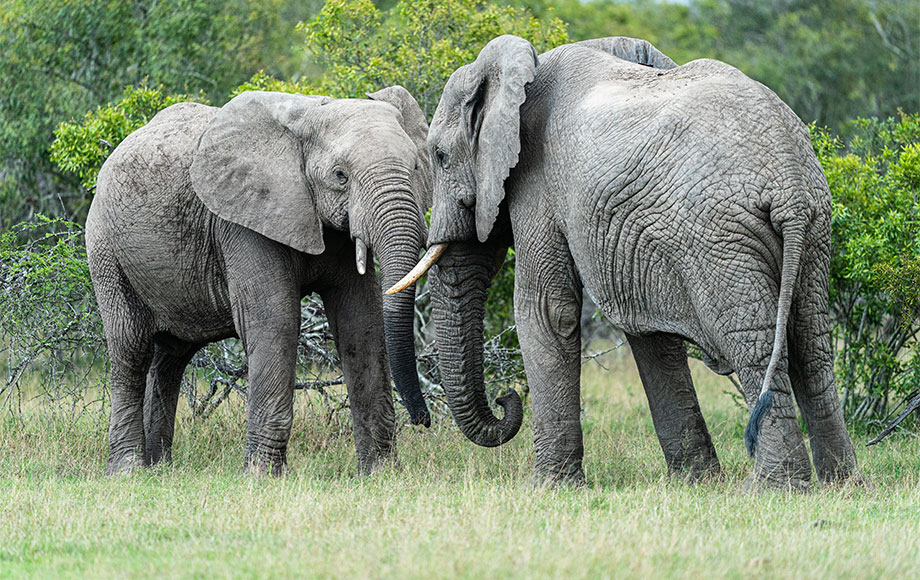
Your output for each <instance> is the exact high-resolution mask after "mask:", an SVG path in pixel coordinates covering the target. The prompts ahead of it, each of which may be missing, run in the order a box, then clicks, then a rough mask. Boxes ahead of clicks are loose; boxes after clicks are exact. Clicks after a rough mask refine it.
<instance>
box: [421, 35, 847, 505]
mask: <svg viewBox="0 0 920 580" xmlns="http://www.w3.org/2000/svg"><path fill="white" fill-rule="evenodd" d="M615 55H619V56H622V57H625V58H627V59H628V60H623V59H622V58H618V57H617V56H615ZM629 61H632V62H629ZM637 63H639V64H637ZM641 65H645V66H641ZM428 145H429V151H430V153H431V155H432V156H433V165H434V167H435V182H434V183H435V185H434V200H433V208H432V216H431V226H430V231H429V236H428V243H429V255H428V256H427V257H426V259H425V260H424V262H425V264H430V263H432V262H433V261H435V258H436V256H437V254H438V253H440V252H443V255H442V256H441V257H440V261H439V262H438V265H437V267H436V268H435V269H434V270H432V277H431V278H432V282H431V284H432V286H431V287H432V291H431V296H432V303H433V305H434V317H435V321H436V323H437V328H438V345H439V348H440V353H441V354H440V364H441V373H442V376H443V377H444V387H445V392H446V393H447V398H448V401H449V404H450V408H451V410H452V412H453V415H454V417H455V418H456V420H457V422H458V423H459V425H460V428H461V429H462V431H463V433H465V434H466V436H467V437H468V438H470V439H471V440H472V441H474V442H476V443H477V444H479V445H486V446H494V445H500V444H502V443H504V442H506V441H508V440H509V439H510V438H511V437H513V436H514V434H515V433H516V432H517V430H518V428H519V426H520V424H521V417H522V409H521V402H520V398H519V397H518V396H517V395H516V394H515V393H511V394H510V395H509V396H507V397H504V398H502V399H500V401H499V402H500V403H501V405H502V406H503V407H504V412H505V415H504V417H503V418H502V419H497V418H496V417H495V416H494V415H493V414H492V412H491V411H490V409H489V406H488V404H487V401H486V399H485V396H484V390H483V378H482V316H483V300H484V299H485V295H486V290H487V288H488V286H489V280H490V277H491V275H492V274H493V272H494V271H495V268H496V267H497V266H496V263H497V262H496V259H495V257H496V256H501V255H503V252H504V251H505V249H506V247H507V246H509V245H510V244H513V245H514V247H515V250H516V272H515V289H514V310H515V317H516V322H517V328H518V335H519V337H520V342H521V349H522V351H523V357H524V366H525V370H526V373H527V379H528V383H529V386H530V393H531V398H532V403H533V416H534V443H535V447H536V467H535V475H536V476H537V477H538V478H540V479H545V480H550V481H569V482H576V483H578V482H582V481H583V480H584V472H583V470H582V456H583V445H582V430H581V423H580V415H579V414H580V410H581V407H580V385H579V380H580V356H579V354H580V346H581V339H580V327H579V314H580V311H581V296H582V287H584V289H585V290H586V291H587V292H588V293H589V294H590V296H591V297H592V298H593V299H594V301H595V302H596V303H597V305H598V306H599V307H600V309H601V310H602V311H603V313H604V314H605V315H606V317H607V318H608V319H609V320H610V321H611V322H612V323H613V324H614V325H616V326H618V327H619V328H621V329H623V330H624V331H625V332H626V333H627V336H628V340H629V343H630V346H631V348H632V351H633V354H634V356H635V359H636V363H637V366H638V368H639V372H640V376H641V379H642V383H643V386H644V388H645V391H646V394H647V397H648V400H649V404H650V407H651V412H652V418H653V421H654V424H655V428H656V431H657V434H658V437H659V441H660V443H661V447H662V449H663V451H664V455H665V459H666V461H667V464H668V467H669V469H670V470H672V471H686V470H689V471H690V472H691V473H692V474H693V475H700V474H706V473H713V472H717V471H718V470H719V462H718V459H717V456H716V452H715V449H714V448H713V445H712V442H711V440H710V436H709V433H708V431H707V429H706V424H705V421H704V420H703V417H702V415H701V413H700V408H699V404H698V402H697V399H696V394H695V391H694V388H693V384H692V382H691V379H690V372H689V368H688V364H687V354H686V349H685V346H684V340H689V341H691V342H693V343H695V344H696V345H699V347H700V348H701V349H702V350H703V352H704V353H705V355H706V357H705V358H706V360H707V362H708V363H709V364H710V366H711V367H712V368H714V369H715V370H716V371H718V372H721V373H729V372H732V371H734V372H736V373H737V374H738V376H739V378H740V380H741V383H742V385H743V388H744V391H745V395H746V399H747V403H748V405H749V406H750V408H751V409H754V410H756V411H757V412H756V413H754V414H753V415H752V418H753V421H752V422H751V425H750V429H749V433H748V434H749V437H748V443H749V451H751V453H752V454H753V455H754V457H755V463H754V472H753V474H752V477H751V478H749V480H748V483H752V484H757V483H765V484H770V485H780V486H789V485H791V486H793V487H801V486H803V485H805V484H807V482H808V481H809V479H810V477H811V464H810V462H809V457H808V453H807V450H806V448H805V444H804V441H803V438H802V434H801V431H800V429H799V426H798V424H797V422H796V419H795V409H794V403H793V397H792V394H793V393H794V394H795V400H796V401H797V402H798V405H799V408H800V409H801V412H802V414H803V415H804V418H805V422H806V424H807V426H808V431H809V434H810V436H811V446H812V452H813V455H814V463H815V467H816V469H817V473H818V476H819V477H820V479H822V480H824V481H832V480H842V479H846V478H848V477H850V476H852V475H854V474H855V473H856V459H855V455H854V453H853V449H852V444H851V442H850V439H849V436H848V435H847V432H846V430H845V426H844V421H843V415H842V412H841V408H840V404H839V400H838V396H837V392H836V389H835V386H834V374H833V368H832V363H833V351H832V349H831V341H830V335H829V319H828V302H827V300H828V295H827V291H828V263H829V243H830V236H829V233H830V195H829V192H828V188H827V184H826V182H825V179H824V175H823V173H822V171H821V167H820V166H819V164H818V162H817V160H816V158H815V155H814V153H813V151H812V147H811V144H810V141H809V135H808V131H807V130H806V128H805V126H804V125H803V124H802V122H801V121H800V120H799V119H798V118H797V117H796V115H795V114H794V113H793V112H792V111H791V110H790V109H789V108H788V107H787V106H786V105H785V104H784V103H783V102H782V101H781V100H780V99H779V98H778V97H777V96H776V95H775V94H773V93H772V92H771V91H770V90H769V89H767V88H766V87H764V86H763V85H761V84H759V83H757V82H754V81H752V80H751V79H749V78H747V77H746V76H745V75H743V74H742V73H741V72H739V71H738V70H736V69H734V68H732V67H731V66H728V65H726V64H724V63H721V62H717V61H713V60H706V59H704V60H697V61H693V62H691V63H688V64H686V65H683V66H679V67H678V66H676V65H674V64H673V62H671V61H670V59H668V58H667V57H665V56H664V55H662V54H661V53H660V52H658V51H657V50H655V49H654V47H652V46H651V45H649V44H648V43H647V42H644V41H635V40H631V39H599V40H594V41H588V42H586V43H580V44H573V45H566V46H562V47H559V48H556V49H554V50H551V51H549V52H547V53H545V54H543V55H542V56H540V57H539V58H538V56H537V54H536V52H535V51H534V49H533V47H532V46H531V45H530V43H528V42H527V41H525V40H522V39H520V38H517V37H513V36H503V37H499V38H496V39H494V40H493V41H491V42H490V43H489V44H488V45H487V46H486V47H485V48H484V49H483V50H482V52H481V53H480V54H479V56H478V57H477V59H476V60H475V61H474V62H473V63H470V64H468V65H465V66H463V67H461V68H460V69H458V70H457V71H455V72H454V73H453V74H452V75H451V77H450V80H449V81H448V83H447V85H446V86H445V88H444V93H443V95H442V97H441V101H440V104H439V105H438V108H437V111H436V112H435V115H434V118H433V120H432V123H431V130H430V132H429V135H428ZM445 248H446V250H445ZM423 268H424V265H423V267H422V269H423ZM771 398H772V399H773V401H772V406H770V403H771V401H770V399H771ZM761 422H762V430H761V431H759V439H758V438H757V435H758V426H759V425H760V424H761Z"/></svg>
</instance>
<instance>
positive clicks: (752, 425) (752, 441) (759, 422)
mask: <svg viewBox="0 0 920 580" xmlns="http://www.w3.org/2000/svg"><path fill="white" fill-rule="evenodd" d="M772 408H773V391H771V390H770V389H767V390H765V391H764V392H763V393H761V394H760V397H759V398H758V399H757V404H756V405H754V410H753V411H752V412H751V419H750V420H749V421H748V424H747V428H746V429H745V430H744V444H745V446H747V450H748V455H750V456H751V457H754V453H755V452H756V451H757V440H758V439H759V438H760V428H761V427H763V420H764V419H766V417H767V413H769V412H770V409H772Z"/></svg>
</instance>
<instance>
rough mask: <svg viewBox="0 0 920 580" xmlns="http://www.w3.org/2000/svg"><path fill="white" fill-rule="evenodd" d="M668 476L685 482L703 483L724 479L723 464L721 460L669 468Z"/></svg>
mask: <svg viewBox="0 0 920 580" xmlns="http://www.w3.org/2000/svg"><path fill="white" fill-rule="evenodd" d="M668 477H670V478H671V479H672V480H674V481H682V482H684V483H690V484H695V483H703V482H706V481H717V480H720V479H722V477H723V473H722V466H721V465H719V462H718V461H716V462H715V463H709V464H704V465H682V466H679V467H677V468H671V467H669V468H668Z"/></svg>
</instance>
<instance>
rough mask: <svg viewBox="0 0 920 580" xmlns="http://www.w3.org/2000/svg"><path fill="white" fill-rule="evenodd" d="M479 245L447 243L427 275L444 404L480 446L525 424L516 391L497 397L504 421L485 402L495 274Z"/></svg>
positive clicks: (503, 439)
mask: <svg viewBox="0 0 920 580" xmlns="http://www.w3.org/2000/svg"><path fill="white" fill-rule="evenodd" d="M486 250H488V248H483V247H482V246H481V245H473V244H466V243H460V242H455V243H452V244H450V246H449V247H448V249H447V250H446V252H445V253H444V255H443V256H442V257H441V259H440V260H439V261H438V264H437V265H436V266H434V267H433V268H432V270H431V275H430V277H429V280H430V284H431V304H432V314H433V316H434V321H435V324H436V326H437V338H438V356H439V363H440V366H441V381H442V383H443V385H444V393H445V395H446V396H447V404H448V407H450V411H451V413H452V414H453V416H454V420H456V421H457V425H458V426H459V427H460V430H461V431H462V432H463V434H464V435H466V437H467V438H468V439H469V440H470V441H472V442H473V443H476V444H477V445H482V446H483V447H497V446H499V445H502V444H504V443H507V442H508V441H510V440H511V439H512V438H513V437H514V436H515V435H516V434H517V432H518V429H520V428H521V422H522V421H523V419H524V411H523V406H522V404H521V398H520V397H519V396H518V394H517V393H516V392H515V391H511V392H510V393H509V394H507V395H505V396H503V397H499V398H498V399H497V401H496V402H497V403H498V404H499V405H501V406H502V407H503V408H504V411H505V416H504V417H503V418H502V419H498V418H496V417H495V416H494V415H493V414H492V410H491V409H490V408H489V404H488V402H487V401H486V394H485V381H484V376H483V318H484V316H485V300H486V294H487V292H488V289H489V284H490V281H491V274H492V270H493V269H494V252H489V251H486Z"/></svg>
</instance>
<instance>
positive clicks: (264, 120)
mask: <svg viewBox="0 0 920 580" xmlns="http://www.w3.org/2000/svg"><path fill="white" fill-rule="evenodd" d="M369 96H370V97H371V99H372V100H354V99H339V100H337V99H331V98H328V97H316V96H304V95H292V94H285V93H272V92H246V93H242V94H241V95H239V96H237V97H235V98H234V99H232V100H231V101H230V102H228V103H227V104H226V105H225V106H224V107H223V108H221V109H220V111H218V112H217V114H216V115H215V116H214V118H213V119H212V120H211V122H210V124H209V125H208V127H207V129H206V130H205V132H204V134H203V135H202V137H201V140H200V142H199V146H198V151H197V153H196V156H195V158H194V160H193V162H192V165H191V179H192V187H193V188H194V190H195V192H196V194H197V195H198V197H199V199H201V201H202V202H203V203H204V205H205V206H207V208H208V209H209V210H210V211H212V212H213V213H215V214H216V215H217V216H219V217H220V218H222V219H224V220H227V221H229V222H233V223H235V224H238V225H241V226H244V227H246V228H249V229H251V230H254V231H256V232H258V233H260V234H262V235H264V236H266V237H268V238H270V239H272V240H274V241H276V242H279V243H282V244H285V245H287V246H290V247H291V248H293V249H295V250H298V251H300V252H305V253H308V254H321V253H322V252H323V251H324V250H325V243H324V238H323V230H324V229H325V228H331V229H335V230H341V231H346V232H349V233H350V235H351V238H352V239H354V241H355V262H356V268H357V269H358V272H359V273H361V274H363V273H364V271H365V268H366V267H367V259H368V257H369V254H368V252H369V250H373V251H374V252H375V253H376V254H377V256H378V258H379V260H380V268H381V273H382V281H381V282H382V284H386V285H387V287H388V286H389V285H391V284H393V283H394V282H396V281H397V280H398V279H399V278H400V277H401V276H402V275H403V274H404V273H405V272H407V271H408V270H409V269H410V268H411V267H412V265H413V264H414V263H415V261H416V260H417V259H418V255H419V250H420V249H421V247H422V245H423V244H424V240H425V235H426V226H425V221H424V218H423V215H424V212H425V211H426V209H427V207H428V204H429V200H430V182H431V177H430V173H429V172H430V168H429V163H428V156H427V151H426V148H425V137H426V135H427V131H428V127H427V124H426V122H425V118H424V116H423V115H422V112H421V110H420V109H419V107H418V104H417V103H416V102H415V100H414V99H413V98H412V96H411V95H410V94H409V93H408V92H407V91H406V90H405V89H404V88H402V87H389V88H387V89H384V90H383V91H380V92H378V93H374V94H373V95H369ZM381 144H385V145H386V146H383V147H382V146H381ZM383 309H384V328H385V335H386V346H387V353H388V355H389V361H390V369H391V372H392V374H393V379H394V382H395V384H396V388H397V390H398V392H399V394H400V396H401V397H402V400H403V402H404V403H405V406H406V408H407V409H408V411H409V415H410V417H411V420H412V423H413V424H419V423H423V424H425V425H429V424H430V416H429V414H428V409H427V407H426V405H425V401H424V400H423V398H422V393H421V390H420V388H419V383H418V374H417V371H416V366H415V349H414V338H413V325H412V322H413V316H414V296H413V295H412V293H406V295H405V296H387V297H385V298H384V303H383Z"/></svg>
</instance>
